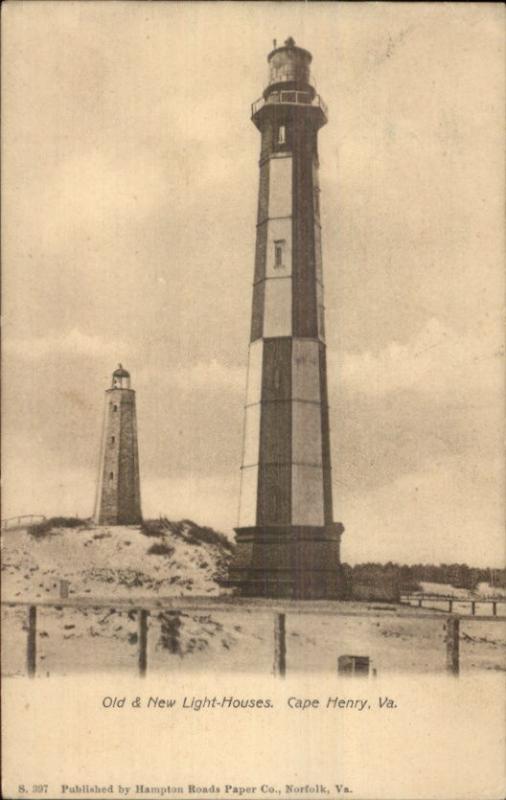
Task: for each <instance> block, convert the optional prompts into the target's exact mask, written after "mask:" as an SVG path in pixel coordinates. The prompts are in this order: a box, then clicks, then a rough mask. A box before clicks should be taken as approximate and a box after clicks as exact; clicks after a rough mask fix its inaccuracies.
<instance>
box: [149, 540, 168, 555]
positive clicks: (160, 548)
mask: <svg viewBox="0 0 506 800" xmlns="http://www.w3.org/2000/svg"><path fill="white" fill-rule="evenodd" d="M173 552H174V548H173V547H170V545H168V544H163V542H160V543H158V542H157V543H156V544H152V545H151V547H150V548H149V550H148V556H171V555H172V554H173Z"/></svg>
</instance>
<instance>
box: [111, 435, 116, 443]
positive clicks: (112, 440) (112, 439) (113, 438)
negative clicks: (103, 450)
mask: <svg viewBox="0 0 506 800" xmlns="http://www.w3.org/2000/svg"><path fill="white" fill-rule="evenodd" d="M115 441H116V437H115V436H111V444H114V442H115Z"/></svg>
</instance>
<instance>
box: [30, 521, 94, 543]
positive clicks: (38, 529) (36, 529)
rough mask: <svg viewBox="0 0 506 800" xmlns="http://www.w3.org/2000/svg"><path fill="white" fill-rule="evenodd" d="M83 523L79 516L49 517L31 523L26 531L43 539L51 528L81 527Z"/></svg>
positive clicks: (36, 537)
mask: <svg viewBox="0 0 506 800" xmlns="http://www.w3.org/2000/svg"><path fill="white" fill-rule="evenodd" d="M85 524H86V522H85V520H82V519H79V517H50V518H49V519H45V520H43V522H38V523H37V524H36V525H31V526H30V528H28V533H29V534H30V536H33V537H34V538H35V539H43V538H44V537H45V536H49V535H50V533H51V531H52V530H53V528H81V527H82V526H83V525H85Z"/></svg>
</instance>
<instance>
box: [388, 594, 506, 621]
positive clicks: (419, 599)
mask: <svg viewBox="0 0 506 800" xmlns="http://www.w3.org/2000/svg"><path fill="white" fill-rule="evenodd" d="M411 601H413V602H415V603H416V605H417V606H418V608H430V609H432V610H433V611H437V610H439V609H435V608H434V606H431V605H424V603H448V613H449V614H452V613H453V606H454V604H455V603H458V604H460V605H469V610H470V612H471V616H473V617H474V616H476V605H477V604H479V605H490V606H491V607H492V616H493V617H496V616H497V604H498V603H502V604H503V605H504V606H505V607H506V597H494V598H490V599H489V598H483V599H482V598H474V599H471V598H469V597H448V595H446V596H445V595H437V594H434V595H431V594H425V595H419V594H411V595H410V594H407V595H406V594H402V595H401V603H403V604H404V605H413V602H411ZM440 610H441V613H443V614H445V613H447V612H446V610H445V609H440Z"/></svg>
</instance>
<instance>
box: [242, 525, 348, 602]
mask: <svg viewBox="0 0 506 800" xmlns="http://www.w3.org/2000/svg"><path fill="white" fill-rule="evenodd" d="M343 531H344V527H343V525H341V523H340V522H334V523H333V524H331V525H326V526H322V527H313V526H308V525H286V526H285V525H276V526H272V527H251V528H236V534H237V536H236V553H235V557H234V560H233V562H232V564H231V566H230V570H229V581H228V583H229V585H232V586H236V587H237V588H238V590H239V594H240V595H241V596H243V597H286V598H294V599H295V598H296V599H300V600H324V599H325V600H331V599H343V598H344V597H345V596H346V587H345V582H344V579H343V576H342V573H341V567H340V552H339V551H340V541H341V535H342V533H343Z"/></svg>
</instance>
